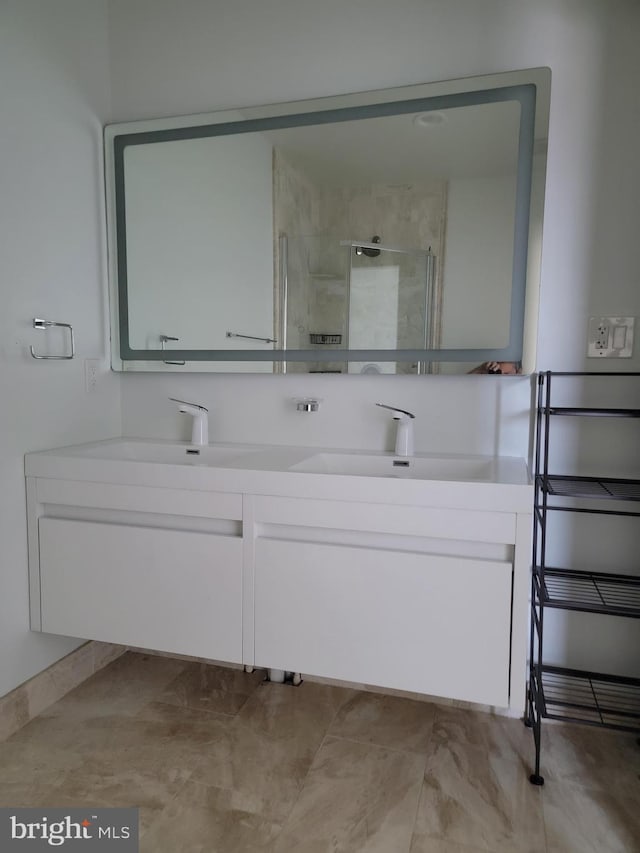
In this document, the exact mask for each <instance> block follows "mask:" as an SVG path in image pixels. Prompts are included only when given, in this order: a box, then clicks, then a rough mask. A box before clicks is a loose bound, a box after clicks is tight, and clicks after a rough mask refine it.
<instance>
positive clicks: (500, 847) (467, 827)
mask: <svg viewBox="0 0 640 853" xmlns="http://www.w3.org/2000/svg"><path fill="white" fill-rule="evenodd" d="M415 831H416V834H417V835H423V836H427V837H429V836H431V837H434V838H440V839H445V840H447V841H452V842H456V843H458V844H462V845H465V844H466V845H470V846H472V847H473V846H475V847H479V848H481V849H482V850H489V851H491V853H542V852H543V851H545V850H546V843H545V836H544V822H543V814H542V802H541V793H540V789H539V788H535V787H534V786H533V785H531V784H530V783H529V780H528V776H527V774H526V773H524V772H523V769H522V767H521V765H520V762H519V761H517V760H516V761H514V760H507V759H504V758H500V757H499V756H495V755H492V754H490V753H488V752H487V750H486V749H485V747H484V746H469V745H467V744H463V743H457V742H448V743H445V744H443V743H438V742H437V741H435V740H434V743H433V747H432V750H431V752H430V753H429V754H428V756H427V763H426V771H425V780H424V786H423V789H422V796H421V798H420V807H419V810H418V817H417V821H416V830H415ZM427 849H428V848H427Z"/></svg>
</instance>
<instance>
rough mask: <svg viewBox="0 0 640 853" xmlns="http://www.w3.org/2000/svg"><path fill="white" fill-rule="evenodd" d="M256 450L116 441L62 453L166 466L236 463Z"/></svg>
mask: <svg viewBox="0 0 640 853" xmlns="http://www.w3.org/2000/svg"><path fill="white" fill-rule="evenodd" d="M255 452H256V451H255V450H254V449H251V448H245V447H242V446H231V447H225V446H212V445H204V446H202V447H196V446H193V445H185V444H181V443H172V442H161V441H158V442H154V441H144V440H133V439H132V440H127V439H116V440H113V441H104V442H98V443H96V444H87V445H80V446H78V447H68V448H63V449H62V450H61V451H60V453H61V454H62V455H68V456H74V457H77V456H81V457H86V458H89V459H110V460H114V461H117V462H150V463H155V464H158V463H159V464H164V465H212V466H224V465H227V464H233V463H234V462H236V461H237V460H238V459H240V458H242V457H245V456H250V455H251V454H252V453H255Z"/></svg>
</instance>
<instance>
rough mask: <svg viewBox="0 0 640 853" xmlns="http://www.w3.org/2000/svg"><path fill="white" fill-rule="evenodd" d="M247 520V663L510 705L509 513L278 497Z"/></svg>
mask: <svg viewBox="0 0 640 853" xmlns="http://www.w3.org/2000/svg"><path fill="white" fill-rule="evenodd" d="M254 512H255V521H256V524H257V531H258V533H257V536H256V541H255V663H256V665H258V666H270V667H274V668H278V669H284V670H292V671H295V672H303V673H304V672H307V673H314V674H316V675H320V676H325V677H331V678H338V679H344V680H346V681H352V682H358V683H365V684H371V685H378V686H383V687H391V688H395V689H400V690H408V691H414V692H418V693H425V694H430V695H434V696H442V697H448V698H451V699H462V700H466V701H470V702H476V703H481V704H486V705H497V706H501V707H506V706H508V705H509V694H510V655H511V628H512V608H511V597H512V593H513V592H514V550H515V533H516V518H515V515H513V514H510V513H491V512H482V511H470V510H466V511H459V510H446V509H438V508H422V507H410V506H407V507H398V506H385V505H384V504H381V505H380V504H379V505H375V504H364V503H348V502H341V501H331V502H329V501H313V500H311V501H300V500H296V501H294V500H291V499H286V498H256V499H255V508H254ZM516 591H517V593H518V595H519V596H520V597H522V590H519V589H517V590H516ZM521 675H522V673H520V676H521ZM521 680H522V679H521V678H520V681H521ZM520 698H522V697H520Z"/></svg>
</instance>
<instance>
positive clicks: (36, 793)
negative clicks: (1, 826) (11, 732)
mask: <svg viewBox="0 0 640 853" xmlns="http://www.w3.org/2000/svg"><path fill="white" fill-rule="evenodd" d="M81 763H82V757H81V756H79V755H77V754H76V753H74V752H69V751H66V750H65V751H61V750H58V749H56V748H55V747H53V746H51V745H50V746H43V745H42V743H39V742H38V743H28V742H27V743H24V742H19V741H16V740H15V739H13V738H11V739H10V740H8V741H6V742H5V743H0V807H9V806H15V807H19V806H22V807H24V808H28V807H30V806H39V805H42V804H43V803H46V802H47V801H48V795H49V794H50V792H51V791H52V790H53V789H54V788H55V787H56V786H57V785H58V784H59V783H60V779H61V777H62V776H64V775H65V774H66V773H68V772H69V771H72V770H73V769H74V768H77V767H78V766H79V765H80V764H81Z"/></svg>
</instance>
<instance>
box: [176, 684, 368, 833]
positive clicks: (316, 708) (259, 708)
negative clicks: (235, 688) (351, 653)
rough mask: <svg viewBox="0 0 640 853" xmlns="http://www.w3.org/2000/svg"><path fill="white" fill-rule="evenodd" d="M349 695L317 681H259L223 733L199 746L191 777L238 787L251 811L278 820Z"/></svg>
mask: <svg viewBox="0 0 640 853" xmlns="http://www.w3.org/2000/svg"><path fill="white" fill-rule="evenodd" d="M352 695H353V692H352V691H350V690H345V689H343V688H339V687H329V686H327V685H321V684H303V685H301V686H300V687H290V686H283V685H280V684H270V683H268V682H263V683H262V684H261V685H260V686H259V687H258V689H257V690H255V692H254V693H253V694H252V695H251V697H250V698H249V699H248V700H247V702H246V704H245V705H244V706H243V708H242V709H241V711H240V712H239V713H238V714H237V716H236V717H235V719H234V720H233V721H232V724H231V725H229V726H228V727H227V729H226V730H225V732H224V734H223V736H222V737H221V738H220V739H218V740H217V741H216V742H215V743H211V744H209V745H207V746H206V747H205V748H203V750H202V755H201V761H200V762H199V764H198V766H197V767H196V768H195V770H194V773H193V781H197V782H199V783H201V784H203V785H205V786H210V787H218V788H225V789H229V790H233V791H236V792H238V793H242V794H244V795H245V796H246V797H250V798H251V799H252V802H253V803H254V806H253V808H254V810H255V811H258V812H261V813H263V814H265V815H269V816H270V817H272V818H273V819H274V820H277V821H281V820H284V818H286V816H287V815H288V814H289V812H290V810H291V807H292V806H293V804H294V803H295V801H296V799H297V797H298V794H299V793H300V789H301V787H302V783H303V782H304V779H305V776H306V774H307V772H308V770H309V767H310V766H311V763H312V761H313V759H314V757H315V754H316V752H317V751H318V749H319V747H320V745H321V743H322V741H323V739H324V737H325V734H326V732H327V729H328V728H329V725H330V723H331V721H332V720H333V718H334V716H335V714H336V711H337V710H338V709H339V708H340V706H341V705H342V704H343V703H344V702H346V701H347V700H348V699H349V698H350V697H351V696H352Z"/></svg>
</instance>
